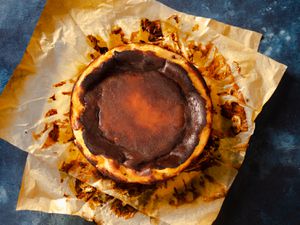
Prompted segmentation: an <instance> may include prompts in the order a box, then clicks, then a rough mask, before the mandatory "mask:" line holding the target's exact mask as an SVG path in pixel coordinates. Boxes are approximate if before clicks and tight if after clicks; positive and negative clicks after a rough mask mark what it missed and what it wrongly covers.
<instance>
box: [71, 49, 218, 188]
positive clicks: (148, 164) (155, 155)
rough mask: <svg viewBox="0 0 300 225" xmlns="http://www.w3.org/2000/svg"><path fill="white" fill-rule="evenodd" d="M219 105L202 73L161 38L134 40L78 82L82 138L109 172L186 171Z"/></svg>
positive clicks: (115, 175)
mask: <svg viewBox="0 0 300 225" xmlns="http://www.w3.org/2000/svg"><path fill="white" fill-rule="evenodd" d="M211 111H212V105H211V100H210V97H209V93H208V89H207V86H206V84H205V81H204V80H203V78H202V76H201V74H200V72H199V71H198V70H197V69H196V68H195V67H194V66H193V65H192V64H191V63H189V62H188V61H187V60H186V59H184V58H183V57H182V56H180V55H178V54H176V53H173V52H171V51H168V50H166V49H163V48H161V47H158V46H155V45H148V44H127V45H123V46H120V47H116V48H114V49H112V50H110V51H108V52H107V53H105V54H104V55H101V56H100V57H98V58H97V59H95V60H94V61H93V62H92V63H91V64H90V65H89V66H88V67H87V68H86V69H85V70H84V72H83V73H82V74H81V75H80V77H79V78H78V80H77V82H76V83H75V85H74V88H73V92H72V99H71V125H72V130H73V133H74V136H75V142H76V145H77V146H78V147H79V148H80V150H81V151H82V153H83V155H84V156H85V157H86V158H87V159H88V160H89V161H90V162H91V163H92V164H93V165H94V166H95V167H96V168H97V169H98V170H99V171H100V172H101V173H102V174H104V175H107V176H108V177H110V178H112V179H114V180H116V181H120V182H126V183H142V184H150V183H155V182H157V181H160V180H165V179H168V178H170V177H173V176H176V175H178V174H179V173H180V172H181V171H182V170H184V169H185V168H186V167H187V166H188V165H189V164H190V163H191V162H192V161H193V160H195V158H197V157H198V156H199V155H200V153H201V152H202V151H203V149H204V147H205V145H206V143H207V141H208V138H209V135H210V131H211V124H212V112H211Z"/></svg>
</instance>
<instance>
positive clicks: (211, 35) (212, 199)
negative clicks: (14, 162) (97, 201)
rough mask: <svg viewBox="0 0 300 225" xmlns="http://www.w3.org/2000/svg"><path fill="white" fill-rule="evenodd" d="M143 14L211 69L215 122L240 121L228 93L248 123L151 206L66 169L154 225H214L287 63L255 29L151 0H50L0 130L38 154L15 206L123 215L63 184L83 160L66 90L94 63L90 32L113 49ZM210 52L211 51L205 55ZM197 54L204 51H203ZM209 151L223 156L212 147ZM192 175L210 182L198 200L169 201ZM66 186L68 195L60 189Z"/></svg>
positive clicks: (0, 112)
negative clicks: (224, 108) (267, 48)
mask: <svg viewBox="0 0 300 225" xmlns="http://www.w3.org/2000/svg"><path fill="white" fill-rule="evenodd" d="M174 15H177V16H178V17H179V22H178V23H176V21H175V23H174V18H173V19H172V16H174ZM170 17H171V19H168V18H170ZM142 18H147V19H149V20H151V21H153V20H158V19H159V20H160V21H161V22H163V21H167V22H166V23H162V30H163V32H164V41H162V42H160V43H159V44H160V45H164V44H167V45H168V46H169V47H170V48H171V49H172V50H174V51H177V50H178V51H180V52H181V54H183V55H184V56H185V57H186V58H189V59H191V60H192V61H193V62H194V63H195V65H196V66H197V67H198V68H199V70H200V71H201V72H203V73H204V74H205V73H208V74H206V76H205V80H206V82H207V83H208V85H209V86H210V87H211V95H212V98H213V102H214V105H215V108H216V109H218V110H219V111H218V112H217V114H216V115H217V116H216V119H215V121H216V122H214V129H215V130H216V131H224V130H228V127H230V126H232V124H233V123H234V122H235V123H236V121H235V120H233V119H232V118H231V120H232V121H231V123H230V122H229V121H227V120H225V119H224V118H223V119H222V117H221V116H220V114H221V108H220V105H222V104H223V105H224V104H225V102H226V101H227V100H231V101H235V102H238V104H239V105H241V107H242V108H243V110H244V112H245V119H246V122H247V130H245V131H242V132H241V131H240V132H239V133H237V134H236V135H234V136H231V137H229V138H228V137H226V138H220V139H221V140H220V146H221V147H219V148H217V149H218V151H217V153H218V154H220V155H221V158H222V163H221V164H219V165H218V166H215V167H210V168H208V169H207V170H200V171H196V172H195V170H194V171H187V172H185V173H182V174H181V175H180V176H178V177H177V178H175V179H174V180H170V181H168V184H167V185H166V186H165V187H166V188H163V187H159V188H157V189H156V188H155V189H153V190H154V192H153V193H155V194H157V195H158V196H161V199H153V198H154V197H153V196H155V194H153V193H151V195H149V194H147V200H149V203H148V204H141V201H140V200H141V199H142V198H144V197H145V193H147V192H143V193H139V195H138V198H137V197H136V196H131V195H128V192H129V191H128V190H129V189H126V188H125V190H124V188H123V189H122V188H116V187H115V183H114V182H113V181H111V180H109V179H104V178H102V177H99V176H98V175H97V176H96V175H95V174H92V173H84V174H83V175H84V176H82V172H83V171H84V170H83V169H82V167H80V166H77V167H76V166H75V167H74V168H72V169H70V168H69V170H65V172H67V173H68V174H70V175H72V176H73V177H76V178H78V179H80V180H81V182H88V183H89V185H91V186H93V187H95V188H97V189H98V190H101V193H103V192H104V193H106V194H109V195H112V196H114V197H116V198H119V199H121V200H122V201H123V202H124V203H127V204H130V205H131V206H133V207H134V208H137V209H138V210H140V211H142V212H143V213H146V214H147V215H149V216H154V217H156V218H159V219H160V222H158V221H155V220H153V219H151V222H152V223H154V222H155V223H163V222H166V223H169V224H182V222H183V221H184V222H185V223H186V224H211V223H212V221H213V220H214V219H215V217H216V216H217V213H218V211H219V209H220V207H221V204H222V202H223V200H224V195H225V194H226V192H227V190H228V189H229V187H230V185H231V183H232V181H233V179H234V177H235V175H236V173H237V169H238V168H239V166H240V164H241V163H242V160H243V158H244V154H245V150H246V148H247V143H248V141H249V138H250V136H251V134H252V133H253V131H254V119H255V118H256V116H257V115H258V113H259V112H260V111H261V109H262V106H263V104H264V103H265V102H266V101H267V100H268V99H269V98H270V96H271V95H272V93H273V92H274V90H275V88H276V87H277V85H278V83H279V81H280V79H281V77H282V75H283V73H284V70H285V69H286V67H285V66H284V65H282V64H279V63H276V62H275V61H273V60H271V59H269V58H267V57H265V56H263V55H261V54H259V53H257V52H256V50H257V48H258V45H259V40H260V38H261V35H260V34H258V33H255V32H252V31H248V30H244V29H240V28H237V27H233V26H229V25H225V24H222V23H219V22H217V21H214V20H211V19H206V18H201V17H194V16H191V15H186V14H182V13H179V12H177V11H175V10H173V9H170V8H168V7H166V6H164V5H162V4H160V3H158V2H155V1H134V0H132V1H129V0H128V1H100V2H99V1H84V2H83V1H63V2H61V1H57V0H52V1H48V3H47V5H46V7H45V10H44V12H43V14H42V16H41V18H40V21H39V22H38V25H37V27H36V29H35V32H34V34H33V37H32V39H31V41H30V44H29V46H28V48H27V50H26V53H25V55H24V57H23V60H22V62H21V63H20V65H19V66H18V67H17V69H16V70H15V72H14V74H13V77H12V79H11V80H10V82H9V83H8V85H7V87H6V88H5V90H4V92H3V93H2V95H1V97H0V137H1V138H3V139H5V140H7V141H9V142H10V143H12V144H14V145H16V146H17V147H19V148H21V149H23V150H25V151H28V152H29V153H31V154H32V155H29V157H28V161H27V164H26V168H25V171H24V179H23V182H22V189H21V192H20V196H19V202H18V209H31V210H40V211H45V212H55V213H64V214H73V215H79V216H82V217H84V218H86V219H89V220H93V219H94V220H96V222H98V223H100V221H102V223H104V224H117V223H122V222H124V218H122V217H121V218H119V217H117V216H115V215H114V214H113V213H112V212H110V210H111V207H110V205H109V204H110V202H107V204H105V205H104V206H101V207H96V208H94V209H92V208H91V207H90V204H89V203H88V201H83V200H81V199H77V197H76V193H75V194H74V193H72V190H71V189H72V188H70V187H69V186H68V185H66V183H70V180H71V181H72V180H73V181H74V179H75V178H72V177H70V176H68V175H66V174H63V173H62V172H58V169H59V168H60V169H61V168H62V165H63V163H65V165H67V163H70V161H72V160H73V163H74V162H76V163H87V162H86V161H85V159H84V158H83V157H82V156H81V155H80V153H79V152H78V151H77V150H76V147H74V145H73V142H72V132H71V130H70V127H69V125H68V124H69V122H68V112H69V101H70V90H71V89H72V86H73V84H74V81H75V79H76V77H77V76H78V75H79V74H80V72H81V71H82V69H83V68H84V67H85V66H86V65H87V64H88V63H89V62H90V61H91V58H90V56H91V53H92V54H96V53H97V52H95V49H94V48H93V46H92V45H91V43H89V42H88V41H87V36H88V35H93V36H95V37H101V39H102V40H103V42H105V43H107V45H108V46H107V47H108V48H112V47H114V46H115V45H116V44H118V43H115V42H113V41H111V40H112V36H111V31H112V30H113V27H115V26H118V27H121V28H122V31H123V32H124V33H125V34H124V35H125V37H126V38H128V39H130V38H129V37H130V35H131V34H132V33H133V32H135V31H138V30H139V29H140V27H139V26H140V21H141V19H142ZM174 32H176V34H177V35H178V40H175V41H174V40H173V39H170V38H169V36H168V35H169V34H171V33H174ZM189 44H193V45H197V46H198V47H199V46H202V49H201V50H200V51H197V52H196V53H195V52H192V51H194V50H191V47H189V46H188V45H189ZM94 47H95V46H94ZM251 48H252V49H251ZM205 52H208V53H209V54H207V55H206V56H205V57H204V56H203V54H204V53H205ZM200 53H201V54H202V56H203V57H202V56H201V57H200V56H199V54H200ZM191 55H192V56H191ZM211 57H213V58H214V57H217V58H218V59H221V60H222V62H223V61H224V62H225V64H224V65H223V66H221V67H222V68H221V67H220V70H219V71H218V73H220V74H223V72H224V71H223V69H224V68H225V70H229V71H230V72H228V78H227V79H221V80H218V79H214V78H211V77H210V76H209V73H210V72H211V71H209V70H208V69H209V68H210V63H211ZM208 62H210V63H208ZM214 70H215V68H214ZM234 84H236V85H237V87H236V86H234ZM233 87H234V88H233ZM229 89H230V90H231V89H233V91H234V93H233V94H232V95H231V96H228V95H226V94H222V95H220V93H221V92H227V91H228V90H229ZM241 96H242V97H241ZM54 99H55V100H54ZM53 109H55V110H56V112H55V111H53ZM49 112H50V113H49ZM219 118H221V119H219ZM234 118H235V119H236V117H234ZM237 120H238V118H237ZM238 122H239V121H238ZM54 124H56V125H57V126H58V127H59V128H60V130H59V138H58V140H57V142H55V143H52V142H51V139H49V138H48V137H49V136H51V132H52V131H53V129H54V128H55V126H54ZM47 126H48V127H47ZM225 128H226V129H225ZM43 131H44V132H43ZM45 144H47V145H48V146H45ZM74 149H75V150H74ZM212 157H213V158H214V157H217V156H216V155H215V153H214V154H212ZM74 160H75V161H74ZM85 168H90V165H89V164H87V166H86V167H85ZM92 170H93V168H91V171H92ZM193 176H195V177H197V179H198V178H199V177H203V179H206V180H205V181H204V183H205V184H209V185H206V186H205V188H199V190H200V189H201V191H200V192H201V194H200V197H197V198H195V199H192V201H191V202H188V203H187V204H180V205H178V204H177V205H173V206H170V205H169V204H167V203H166V202H167V201H169V200H170V199H169V198H163V196H165V195H166V193H169V195H168V196H170V195H171V197H172V195H173V194H174V190H175V189H174V187H175V188H176V187H177V188H178V190H179V187H182V186H184V184H183V183H182V180H185V179H191V178H192V177H193ZM205 176H208V177H209V176H210V177H213V179H214V180H215V181H216V182H208V180H209V179H210V178H207V177H206V178H205ZM61 180H62V182H61ZM74 182H75V181H74ZM49 184H51V186H49ZM49 187H51V188H49ZM171 189H172V190H171ZM176 190H177V189H176ZM175 192H177V191H175ZM66 193H67V195H68V196H67V197H66V196H64V195H65V194H66ZM177 194H178V193H177ZM148 198H149V199H148ZM187 198H188V197H187ZM156 202H162V203H161V204H155V203H156ZM95 215H96V216H95ZM126 222H127V223H130V224H147V223H150V219H149V217H146V216H144V215H143V214H141V213H135V214H134V215H133V216H132V217H131V218H129V219H127V221H126Z"/></svg>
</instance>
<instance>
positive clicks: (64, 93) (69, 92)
mask: <svg viewBox="0 0 300 225" xmlns="http://www.w3.org/2000/svg"><path fill="white" fill-rule="evenodd" d="M62 94H63V95H71V94H72V91H63V92H62Z"/></svg>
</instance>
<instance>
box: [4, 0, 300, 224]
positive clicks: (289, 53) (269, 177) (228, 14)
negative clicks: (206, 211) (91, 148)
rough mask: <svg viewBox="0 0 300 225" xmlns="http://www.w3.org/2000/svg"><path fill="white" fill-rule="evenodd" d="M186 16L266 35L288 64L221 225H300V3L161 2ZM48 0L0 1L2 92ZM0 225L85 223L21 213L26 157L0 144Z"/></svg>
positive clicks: (271, 51) (267, 44)
mask: <svg viewBox="0 0 300 225" xmlns="http://www.w3.org/2000/svg"><path fill="white" fill-rule="evenodd" d="M161 2H163V3H165V4H167V5H169V6H171V7H173V8H175V9H177V10H180V11H183V12H186V13H190V14H194V15H199V16H205V17H212V18H215V19H218V20H220V21H223V22H225V23H229V24H233V25H237V26H241V27H244V28H248V29H253V30H256V31H258V32H261V33H263V34H264V39H263V41H262V43H261V47H260V52H262V53H264V54H267V55H268V56H270V57H272V58H274V59H276V60H278V61H280V62H283V63H285V64H287V65H288V70H287V72H286V74H285V76H284V78H283V80H282V81H281V83H280V85H279V88H278V89H277V90H276V93H275V94H274V95H273V97H272V98H271V100H270V101H269V102H268V103H267V105H266V106H265V107H264V110H263V112H262V113H261V115H260V116H259V118H258V119H257V121H256V122H257V126H256V130H255V133H254V135H253V137H252V138H251V141H250V147H249V150H248V152H247V155H246V159H245V162H244V164H243V166H242V167H241V169H240V171H239V174H238V176H237V178H236V180H235V182H234V183H233V185H232V188H231V189H230V191H229V194H228V196H227V198H226V200H225V203H224V205H223V207H222V209H221V212H220V214H219V216H218V218H217V220H216V222H215V224H216V225H221V224H222V225H224V224H229V225H248V224H249V225H254V224H258V225H261V224H266V225H299V224H300V72H299V71H300V55H299V51H300V47H299V46H300V44H299V43H300V40H299V37H300V14H299V12H300V1H299V0H294V1H291V0H287V1H284V0H281V1H279V0H278V1H266V0H264V1H260V0H244V1H240V0H232V1H227V0H214V1H213V0H202V1H200V0H199V1H197V0H189V1H188V0H161ZM43 5H44V1H43V0H9V1H7V0H0V89H1V87H3V86H4V84H5V83H6V81H7V80H8V79H9V76H10V75H11V73H12V71H13V69H14V68H15V66H16V65H17V64H18V63H19V61H20V59H21V58H22V55H23V52H24V51H25V48H26V46H27V43H28V41H29V39H30V37H31V34H32V31H33V29H34V27H35V23H36V22H37V20H38V17H39V15H40V13H41V10H42V8H43ZM0 150H1V152H0V224H4V225H48V224H49V225H50V224H51V225H53V224H55V225H56V224H57V225H61V224H70V225H77V224H78V225H79V224H90V223H88V222H85V221H84V220H82V219H80V218H77V217H71V216H63V215H56V214H45V213H39V212H24V211H23V212H16V211H15V206H16V201H17V196H18V192H19V188H20V183H21V177H22V172H23V168H24V164H25V160H26V154H25V153H24V152H22V151H20V150H18V149H16V148H14V147H13V146H11V145H9V144H8V143H5V142H4V141H0Z"/></svg>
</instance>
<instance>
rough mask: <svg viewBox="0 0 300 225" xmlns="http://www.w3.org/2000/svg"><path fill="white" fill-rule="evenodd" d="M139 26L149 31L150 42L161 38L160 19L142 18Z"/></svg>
mask: <svg viewBox="0 0 300 225" xmlns="http://www.w3.org/2000/svg"><path fill="white" fill-rule="evenodd" d="M141 28H142V30H143V31H147V32H148V33H149V37H148V40H149V41H150V42H155V41H159V40H162V38H163V33H162V29H161V22H160V20H154V21H150V20H148V19H142V20H141Z"/></svg>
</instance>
